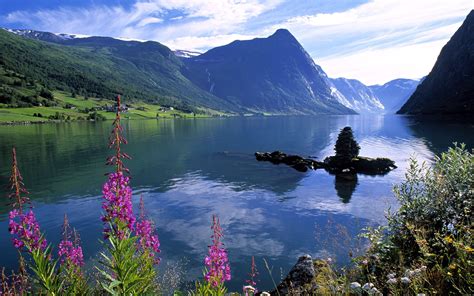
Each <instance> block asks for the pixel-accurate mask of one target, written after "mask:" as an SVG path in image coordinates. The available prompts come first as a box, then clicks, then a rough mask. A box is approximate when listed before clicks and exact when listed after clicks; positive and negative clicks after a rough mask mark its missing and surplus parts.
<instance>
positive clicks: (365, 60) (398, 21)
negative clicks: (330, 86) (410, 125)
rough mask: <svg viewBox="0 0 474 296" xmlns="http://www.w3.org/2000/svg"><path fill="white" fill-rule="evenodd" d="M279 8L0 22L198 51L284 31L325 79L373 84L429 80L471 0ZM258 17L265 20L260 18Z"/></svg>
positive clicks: (220, 3) (267, 0) (112, 10)
mask: <svg viewBox="0 0 474 296" xmlns="http://www.w3.org/2000/svg"><path fill="white" fill-rule="evenodd" d="M286 1H291V0H286ZM282 2H284V0H137V2H136V3H135V4H134V5H132V7H131V8H130V9H125V8H124V7H122V6H113V7H105V6H91V7H86V8H80V9H78V8H72V7H69V8H68V7H61V8H58V9H55V10H39V11H36V12H28V11H17V12H13V13H10V14H9V15H7V16H6V17H5V18H4V19H5V21H6V22H10V23H20V24H22V25H23V26H24V27H28V28H32V29H38V30H45V31H52V32H63V33H72V34H86V35H102V36H112V37H126V38H129V39H139V40H156V41H159V42H162V43H164V44H166V45H167V46H170V47H171V48H174V49H188V50H198V51H205V50H207V49H209V48H212V47H215V46H221V45H224V44H227V43H230V42H232V41H233V40H236V39H240V40H242V39H251V38H254V37H264V36H268V35H270V34H272V33H273V32H274V31H275V30H276V29H277V28H280V27H285V28H288V29H289V30H290V31H291V32H292V33H293V34H294V35H295V36H296V38H297V39H298V40H299V41H300V42H301V43H302V44H303V46H304V47H305V48H306V49H307V50H308V52H309V53H310V54H311V56H312V57H313V58H315V59H316V61H317V62H318V63H321V65H322V66H323V68H324V70H325V71H327V72H328V73H329V75H330V76H333V77H336V76H337V77H341V76H342V77H348V78H356V79H359V80H361V81H363V82H365V83H368V84H372V83H383V82H386V81H387V80H390V79H394V78H399V77H407V78H414V77H420V76H424V75H426V74H428V72H429V71H430V70H431V68H432V66H433V64H434V62H435V60H436V57H437V54H438V53H439V51H440V49H441V47H442V46H443V45H444V44H445V43H446V42H447V41H448V40H449V38H450V36H452V34H453V33H454V32H455V31H456V29H457V28H458V27H459V25H460V24H461V22H462V20H463V19H464V17H465V16H466V15H467V14H468V13H469V11H470V10H471V9H472V8H473V7H474V5H473V4H474V3H473V2H474V1H473V0H450V1H446V0H371V1H369V2H367V3H365V4H362V5H359V6H356V7H354V8H351V9H348V10H346V11H341V12H335V13H316V14H307V15H296V16H294V15H289V14H290V13H291V14H294V13H295V11H292V12H281V11H277V8H278V6H279V5H280V4H281V3H282ZM283 6H284V5H282V6H281V7H283ZM272 12H275V13H274V14H273V15H272V16H270V17H269V16H268V14H269V13H272ZM264 15H266V16H267V17H268V18H267V19H266V20H270V19H271V21H268V22H267V21H262V19H259V17H263V18H265V16H264ZM275 16H278V17H277V18H276V17H275ZM249 28H252V29H249Z"/></svg>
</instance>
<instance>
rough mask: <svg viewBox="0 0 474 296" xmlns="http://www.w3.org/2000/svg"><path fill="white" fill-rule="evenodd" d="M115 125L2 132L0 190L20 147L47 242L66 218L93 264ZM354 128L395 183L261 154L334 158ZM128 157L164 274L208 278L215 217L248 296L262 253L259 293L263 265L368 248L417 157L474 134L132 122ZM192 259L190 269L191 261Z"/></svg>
mask: <svg viewBox="0 0 474 296" xmlns="http://www.w3.org/2000/svg"><path fill="white" fill-rule="evenodd" d="M110 124H111V122H100V123H86V122H77V123H64V124H45V125H30V126H3V127H0V153H1V154H0V183H1V184H0V186H2V187H1V192H0V194H1V195H2V196H5V199H4V200H6V195H7V193H6V190H5V186H6V184H7V181H8V175H9V166H10V163H11V156H10V153H11V147H12V146H16V148H17V153H18V157H19V166H20V169H21V171H22V174H23V177H24V179H25V183H26V186H27V188H28V189H29V191H30V192H31V199H32V201H33V204H34V207H35V212H36V214H37V217H38V220H39V222H40V224H41V227H42V229H43V230H44V231H45V232H46V234H47V238H48V239H49V241H52V242H54V243H57V242H58V240H59V239H60V233H61V224H62V220H63V215H64V214H66V213H67V215H68V217H69V221H70V223H71V225H72V226H73V227H75V228H76V229H77V230H78V231H79V233H80V235H81V239H82V243H83V248H84V253H85V257H86V258H87V259H88V262H89V263H90V262H92V260H96V259H97V255H98V254H97V250H98V249H99V248H100V245H101V243H100V240H101V238H102V235H101V230H102V224H101V221H100V218H99V217H100V212H101V209H100V203H101V186H102V184H103V182H104V181H105V178H106V177H105V176H104V174H105V173H106V172H107V171H108V170H110V168H108V167H106V166H105V165H104V163H105V159H106V157H107V156H108V155H109V154H110V153H111V151H109V150H108V149H107V140H108V136H109V132H110V130H111V127H110ZM347 125H349V126H351V127H352V128H353V130H354V132H355V137H356V139H357V141H358V142H359V143H360V146H361V147H362V149H361V155H364V156H371V157H389V158H391V159H393V160H394V161H395V162H396V164H397V165H398V169H396V170H394V171H392V172H390V173H389V174H387V175H385V176H376V177H372V176H361V175H360V176H359V177H358V181H357V184H347V183H344V182H342V183H341V182H339V181H338V182H336V181H335V178H334V176H331V175H329V174H327V173H326V172H325V171H322V170H318V171H310V172H307V173H301V172H297V171H295V170H293V169H292V168H289V167H287V166H284V165H279V166H275V165H273V164H271V163H267V162H257V161H256V160H255V158H254V156H253V153H254V152H255V151H272V150H277V149H278V150H282V151H284V152H287V153H295V154H299V155H302V156H313V157H317V158H319V159H323V158H324V157H326V156H328V155H331V154H332V153H333V146H334V143H335V141H336V138H337V134H338V131H339V130H340V129H341V128H342V127H344V126H347ZM124 129H125V133H126V137H127V139H128V140H129V144H128V145H126V146H125V147H124V150H125V151H126V152H127V153H128V154H130V155H131V156H132V157H133V159H132V160H131V161H128V162H127V165H128V167H129V168H130V171H131V174H132V187H133V189H134V200H135V205H137V204H138V199H139V197H140V196H143V198H144V201H145V205H146V211H147V214H148V215H149V216H150V217H152V218H153V220H154V221H155V223H156V226H157V229H158V233H159V236H160V241H161V250H162V254H161V257H162V259H163V261H162V263H161V265H160V268H161V273H163V270H165V269H166V268H167V266H170V265H173V264H175V263H176V262H180V265H182V264H185V269H186V279H187V280H193V279H195V278H197V277H198V276H200V275H201V269H202V266H203V262H202V261H203V258H204V256H205V254H206V252H207V246H208V244H209V243H210V235H211V230H210V221H211V215H212V214H217V215H218V216H219V217H220V219H221V224H222V226H223V228H224V232H225V237H224V242H225V245H226V247H227V248H228V250H229V257H230V261H231V268H232V275H233V279H232V281H231V283H230V284H229V287H230V288H231V290H240V289H241V286H242V284H243V283H244V280H245V278H246V277H247V274H248V272H249V268H250V267H249V266H250V262H251V256H255V258H256V262H257V267H258V269H259V272H260V276H259V279H260V282H259V287H260V288H264V289H270V288H271V286H272V284H271V279H270V277H269V275H268V271H266V270H265V268H264V264H263V259H264V258H265V259H266V260H267V261H268V262H269V265H270V266H273V276H274V277H275V280H276V281H277V280H279V278H280V274H281V273H283V274H285V273H286V272H287V271H288V270H289V268H291V266H292V265H293V264H294V263H295V262H296V259H297V257H298V256H299V255H302V254H305V253H309V254H312V255H313V256H316V257H324V258H327V257H331V258H334V259H335V260H336V261H337V262H339V263H345V262H347V261H348V260H349V257H348V250H349V249H357V248H358V247H361V246H360V245H358V244H359V241H358V240H352V241H351V240H350V239H351V238H354V237H356V235H357V234H358V233H359V232H360V231H361V229H362V228H363V227H365V226H367V225H378V224H383V223H385V219H384V215H385V213H386V211H387V210H388V209H390V208H391V209H392V210H394V209H396V208H397V202H396V200H395V198H394V196H393V193H392V186H393V184H397V183H400V182H401V181H402V180H403V177H404V173H405V171H406V169H407V167H408V160H409V158H410V157H416V158H417V159H418V160H419V161H420V162H421V161H427V162H428V163H429V162H430V161H431V160H432V159H433V157H434V156H435V155H436V154H439V153H440V152H441V151H444V150H446V149H447V148H448V147H449V146H451V144H452V142H455V141H456V142H465V143H466V144H467V146H468V147H469V148H472V147H473V146H474V126H473V125H468V124H452V123H447V122H440V121H419V120H417V119H414V118H408V117H401V116H371V117H370V116H368V117H365V116H318V117H310V116H304V117H252V118H227V119H217V118H216V119H196V120H184V119H182V120H180V119H176V120H143V121H139V120H136V121H124ZM7 211H8V208H7V207H6V206H5V203H3V204H2V206H1V207H0V229H1V230H3V232H0V245H1V252H0V265H1V266H5V267H7V269H11V268H15V266H16V261H17V259H16V258H17V253H16V251H15V250H14V248H13V247H12V246H11V244H10V237H9V234H8V232H7V228H8V220H7V218H8V217H7ZM183 262H184V263H183Z"/></svg>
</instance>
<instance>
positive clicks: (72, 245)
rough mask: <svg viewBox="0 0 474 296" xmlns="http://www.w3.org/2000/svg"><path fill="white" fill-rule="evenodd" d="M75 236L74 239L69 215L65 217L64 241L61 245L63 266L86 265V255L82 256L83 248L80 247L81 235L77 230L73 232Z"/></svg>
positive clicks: (60, 251)
mask: <svg viewBox="0 0 474 296" xmlns="http://www.w3.org/2000/svg"><path fill="white" fill-rule="evenodd" d="M73 234H74V238H72V237H71V232H70V226H69V221H68V219H67V215H64V224H63V239H62V240H61V242H60V243H59V251H58V255H59V258H61V264H66V265H69V266H72V267H74V266H75V267H79V266H83V265H84V255H83V254H82V248H81V246H80V245H79V244H80V239H79V235H78V234H77V233H76V231H75V230H73Z"/></svg>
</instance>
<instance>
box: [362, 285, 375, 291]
mask: <svg viewBox="0 0 474 296" xmlns="http://www.w3.org/2000/svg"><path fill="white" fill-rule="evenodd" d="M373 287H374V284H372V283H365V284H364V285H363V286H362V289H364V290H366V291H368V290H370V289H372V288H373Z"/></svg>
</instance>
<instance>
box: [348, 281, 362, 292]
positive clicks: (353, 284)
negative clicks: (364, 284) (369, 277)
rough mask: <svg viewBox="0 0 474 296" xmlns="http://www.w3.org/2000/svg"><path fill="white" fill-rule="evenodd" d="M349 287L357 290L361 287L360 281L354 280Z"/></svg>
mask: <svg viewBox="0 0 474 296" xmlns="http://www.w3.org/2000/svg"><path fill="white" fill-rule="evenodd" d="M349 287H350V288H351V289H352V290H357V289H360V287H361V286H360V284H359V283H358V282H352V283H351V284H350V285H349Z"/></svg>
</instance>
